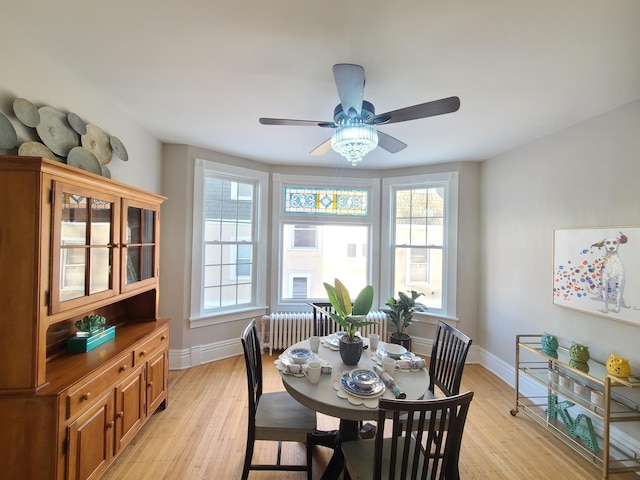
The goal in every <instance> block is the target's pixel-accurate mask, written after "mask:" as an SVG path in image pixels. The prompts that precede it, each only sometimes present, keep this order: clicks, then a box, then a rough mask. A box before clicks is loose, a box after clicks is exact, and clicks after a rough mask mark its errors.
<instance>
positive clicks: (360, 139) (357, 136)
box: [331, 123, 378, 167]
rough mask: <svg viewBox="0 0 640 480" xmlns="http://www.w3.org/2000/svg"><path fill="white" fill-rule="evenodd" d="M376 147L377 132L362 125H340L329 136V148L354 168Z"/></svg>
mask: <svg viewBox="0 0 640 480" xmlns="http://www.w3.org/2000/svg"><path fill="white" fill-rule="evenodd" d="M377 146H378V132H377V131H376V129H375V128H373V127H372V126H371V125H367V124H364V123H356V124H348V125H340V126H338V128H336V130H335V132H333V135H332V136H331V148H333V150H335V151H336V152H337V153H339V154H340V155H342V156H343V157H344V158H346V159H347V161H349V162H351V165H352V166H354V167H355V166H356V164H357V163H358V162H360V161H361V160H362V158H363V157H364V156H365V155H366V154H367V153H369V152H370V151H371V150H373V149H374V148H376V147H377Z"/></svg>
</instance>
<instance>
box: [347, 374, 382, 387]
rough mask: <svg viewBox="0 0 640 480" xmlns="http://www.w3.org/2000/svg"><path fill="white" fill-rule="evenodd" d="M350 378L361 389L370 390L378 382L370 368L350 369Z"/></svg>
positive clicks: (376, 376)
mask: <svg viewBox="0 0 640 480" xmlns="http://www.w3.org/2000/svg"><path fill="white" fill-rule="evenodd" d="M351 379H352V380H353V382H354V383H355V384H356V385H357V386H358V387H359V388H361V389H362V390H365V391H370V390H371V389H372V388H373V387H374V386H375V384H376V383H377V382H378V380H379V377H378V375H377V374H376V372H372V371H371V370H365V369H360V370H351Z"/></svg>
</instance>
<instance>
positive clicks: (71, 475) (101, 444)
mask: <svg viewBox="0 0 640 480" xmlns="http://www.w3.org/2000/svg"><path fill="white" fill-rule="evenodd" d="M113 434H114V421H113V391H112V390H109V392H108V393H106V394H105V395H104V396H103V397H102V398H100V399H98V400H97V401H96V403H95V405H94V406H93V407H91V408H90V409H89V410H88V411H87V412H86V413H84V414H83V415H81V416H80V417H79V418H78V419H77V420H76V421H75V422H73V423H71V424H70V425H69V426H68V427H67V438H68V442H69V443H68V446H69V448H68V451H67V478H68V479H69V480H87V479H96V478H99V477H100V475H102V473H103V472H104V471H105V470H106V468H107V466H108V465H109V462H110V461H111V458H112V457H113V438H114V437H113Z"/></svg>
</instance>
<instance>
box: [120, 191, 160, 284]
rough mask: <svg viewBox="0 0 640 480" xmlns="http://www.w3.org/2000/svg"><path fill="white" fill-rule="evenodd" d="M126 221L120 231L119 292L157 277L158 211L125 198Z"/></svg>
mask: <svg viewBox="0 0 640 480" xmlns="http://www.w3.org/2000/svg"><path fill="white" fill-rule="evenodd" d="M123 208H125V209H126V224H125V225H124V229H123V232H124V234H125V239H124V241H123V242H124V247H125V248H124V249H123V255H124V265H125V269H124V271H123V287H122V290H123V291H127V290H129V289H130V287H132V288H137V287H138V286H140V285H143V284H146V283H148V281H155V280H156V276H157V261H158V260H157V247H156V244H157V234H158V232H157V229H158V226H157V224H158V222H157V218H158V210H157V208H155V207H153V206H149V205H143V204H139V203H136V202H133V201H125V202H124V207H123Z"/></svg>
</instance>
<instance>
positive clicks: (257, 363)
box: [241, 320, 316, 480]
mask: <svg viewBox="0 0 640 480" xmlns="http://www.w3.org/2000/svg"><path fill="white" fill-rule="evenodd" d="M241 340H242V348H243V349H244V359H245V364H246V367H247V385H248V391H249V412H248V413H249V422H248V430H247V448H246V453H245V457H244V468H243V470H242V480H246V479H247V477H248V476H249V471H250V470H285V471H306V472H307V478H308V479H309V480H311V465H312V464H311V457H312V456H311V453H312V444H313V441H312V434H313V432H314V431H315V430H316V412H314V411H313V410H310V409H308V408H307V407H305V406H303V405H302V404H300V403H299V402H297V401H296V400H294V399H293V397H291V396H290V395H289V394H288V393H287V392H272V393H262V350H261V348H260V341H259V340H258V331H257V329H256V323H255V320H252V321H251V322H249V324H248V325H247V326H246V327H245V328H244V330H243V332H242V339H241ZM256 440H271V441H277V442H278V454H277V460H276V464H274V465H264V464H253V463H252V459H253V448H254V444H255V441H256ZM282 442H300V443H304V444H306V447H307V464H306V465H288V464H284V465H283V464H282V463H281V451H282Z"/></svg>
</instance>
